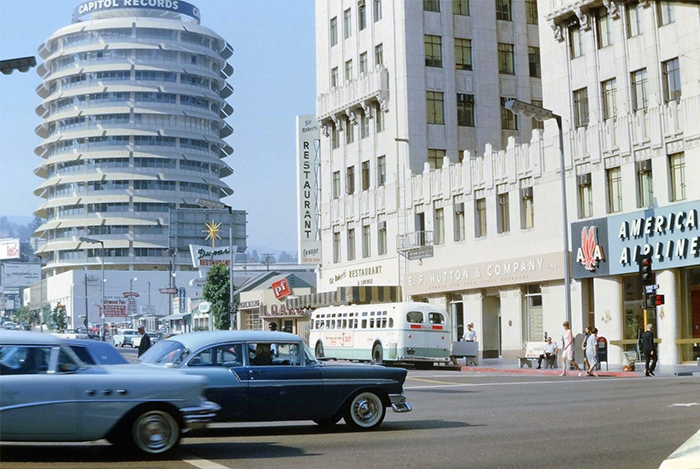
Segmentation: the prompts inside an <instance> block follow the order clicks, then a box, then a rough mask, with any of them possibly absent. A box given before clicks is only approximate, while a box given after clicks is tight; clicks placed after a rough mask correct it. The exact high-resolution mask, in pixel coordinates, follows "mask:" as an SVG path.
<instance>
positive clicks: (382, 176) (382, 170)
mask: <svg viewBox="0 0 700 469" xmlns="http://www.w3.org/2000/svg"><path fill="white" fill-rule="evenodd" d="M384 184H386V156H380V157H379V158H377V187H381V186H383V185H384Z"/></svg>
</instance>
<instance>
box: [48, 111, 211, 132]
mask: <svg viewBox="0 0 700 469" xmlns="http://www.w3.org/2000/svg"><path fill="white" fill-rule="evenodd" d="M130 125H135V126H138V127H157V128H162V127H166V126H169V127H177V128H182V129H195V130H199V131H206V132H211V133H213V134H215V135H218V133H219V130H220V127H219V121H218V120H215V121H213V120H210V119H203V118H200V117H186V116H175V115H169V114H133V115H131V114H129V113H120V114H95V115H90V116H79V117H69V118H67V119H61V120H58V121H56V122H51V123H50V124H49V127H48V136H51V135H53V134H55V133H56V132H67V131H69V130H73V129H78V128H85V129H90V128H100V127H109V126H118V127H124V126H130Z"/></svg>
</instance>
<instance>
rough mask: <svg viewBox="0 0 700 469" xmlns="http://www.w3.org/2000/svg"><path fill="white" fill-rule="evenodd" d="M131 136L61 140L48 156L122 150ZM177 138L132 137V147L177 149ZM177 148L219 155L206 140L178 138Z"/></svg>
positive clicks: (54, 145) (55, 144)
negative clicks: (100, 149)
mask: <svg viewBox="0 0 700 469" xmlns="http://www.w3.org/2000/svg"><path fill="white" fill-rule="evenodd" d="M131 138H132V137H131V136H129V135H112V136H106V137H88V138H74V139H68V140H62V141H60V142H56V143H52V144H50V145H49V148H48V150H49V155H58V154H61V153H67V152H71V151H74V150H75V151H90V150H94V149H98V148H106V147H117V148H120V149H122V148H123V147H125V146H127V145H130V144H131V143H132V142H131ZM177 140H178V138H176V137H163V136H160V135H158V136H149V135H134V136H133V145H134V146H142V147H143V146H149V147H169V148H177V147H178V142H177ZM179 140H180V142H179V148H183V149H189V150H197V151H202V152H209V153H212V154H214V155H218V154H219V146H218V145H217V144H214V143H209V142H207V141H206V140H199V139H194V138H184V137H180V138H179Z"/></svg>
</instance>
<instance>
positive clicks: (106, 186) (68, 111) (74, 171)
mask: <svg viewBox="0 0 700 469" xmlns="http://www.w3.org/2000/svg"><path fill="white" fill-rule="evenodd" d="M232 53H233V50H232V48H231V46H230V45H229V44H228V43H227V42H226V41H225V40H224V39H223V38H222V37H221V36H219V35H218V34H217V33H215V32H214V31H212V30H210V29H208V28H206V27H204V26H201V25H200V14H199V10H198V9H197V8H196V7H195V6H194V5H191V4H189V3H187V2H184V1H170V0H165V1H163V0H159V1H157V2H156V1H153V0H140V1H139V0H106V1H104V2H84V3H83V4H81V5H79V6H78V7H77V8H76V9H75V11H74V14H73V21H72V24H70V25H69V26H66V27H64V28H61V29H59V30H58V31H56V32H55V33H54V34H52V35H51V36H50V37H49V38H48V39H47V40H46V41H45V42H44V43H43V44H41V46H40V47H39V55H40V56H41V58H43V59H44V63H43V64H41V65H40V66H39V67H38V73H39V75H40V76H41V77H42V78H43V80H44V81H43V83H42V84H41V85H40V86H39V87H38V88H37V93H38V95H39V96H40V97H41V98H42V99H43V101H42V103H41V104H40V105H39V107H38V108H37V110H36V112H37V114H38V115H39V116H41V117H42V118H43V122H42V124H41V125H40V126H38V127H37V129H36V133H37V135H39V136H40V137H41V138H42V139H43V140H42V142H41V144H40V145H39V146H38V147H37V148H36V150H35V153H36V154H37V155H38V156H39V157H41V158H42V162H41V164H40V165H39V167H38V168H37V169H36V171H35V172H36V174H37V175H38V176H40V177H42V178H44V179H45V181H44V182H42V184H41V185H40V186H39V187H38V188H37V189H36V191H35V193H36V195H38V196H39V197H41V198H43V199H44V202H43V204H42V205H41V206H40V207H39V209H38V210H37V211H36V215H37V216H39V217H42V218H46V222H45V223H44V224H43V225H41V226H40V227H39V229H38V230H37V236H41V237H43V238H45V239H46V240H47V243H46V245H45V246H44V247H43V248H42V249H41V255H42V256H43V257H44V259H45V261H46V270H47V273H48V274H49V275H58V274H60V273H62V272H67V271H71V270H74V269H84V268H88V269H98V268H99V266H100V263H101V261H102V259H101V258H100V256H101V251H100V245H99V244H87V243H85V242H81V241H80V237H90V238H95V239H99V240H102V241H104V243H105V248H106V250H105V257H104V261H105V263H106V265H107V268H108V269H110V270H149V271H154V270H168V268H169V265H170V261H171V257H170V252H169V248H171V247H172V246H171V242H170V236H171V233H170V229H169V225H170V223H169V221H170V216H171V215H170V214H171V213H172V211H173V210H175V209H179V208H197V207H199V205H198V200H199V199H205V200H206V201H214V202H218V201H219V200H220V199H221V198H223V197H225V196H227V195H230V194H231V193H232V190H231V188H229V187H228V186H227V185H226V184H225V183H224V182H222V178H223V177H226V176H229V175H230V174H231V173H232V172H233V170H232V169H231V168H230V167H229V166H228V165H227V164H226V163H225V162H224V161H223V159H224V158H226V157H227V156H229V155H231V153H232V152H233V149H232V148H231V147H230V146H229V145H228V144H227V143H226V142H225V141H224V138H226V137H227V136H229V135H231V134H232V133H233V129H232V128H231V127H230V126H229V125H228V124H227V123H226V122H225V121H224V119H225V118H226V117H228V116H229V115H230V114H231V113H232V112H233V109H232V107H231V106H230V105H229V104H227V103H226V101H225V99H226V98H227V97H229V96H230V95H231V94H232V92H233V89H232V88H231V86H229V85H228V84H227V83H226V79H227V78H228V77H229V76H230V75H231V74H232V73H233V68H232V67H231V65H230V64H228V63H227V62H226V59H227V58H229V57H230V56H231V55H232ZM200 202H201V200H200ZM210 205H211V204H210ZM202 228H203V227H202ZM222 237H224V238H227V237H228V230H225V231H224V232H222ZM195 244H196V243H195ZM177 263H178V264H181V266H182V267H185V266H186V265H187V264H189V263H190V260H189V256H188V253H187V252H182V253H181V257H178V259H177ZM162 283H163V282H162V281H161V282H160V285H159V286H163V285H162ZM167 284H168V281H167V279H166V280H165V285H166V286H167Z"/></svg>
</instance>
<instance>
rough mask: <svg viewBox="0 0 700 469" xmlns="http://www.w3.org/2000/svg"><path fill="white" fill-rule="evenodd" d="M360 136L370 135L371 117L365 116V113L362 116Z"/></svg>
mask: <svg viewBox="0 0 700 469" xmlns="http://www.w3.org/2000/svg"><path fill="white" fill-rule="evenodd" d="M360 137H361V138H367V137H369V117H367V116H365V115H364V114H362V116H360Z"/></svg>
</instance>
